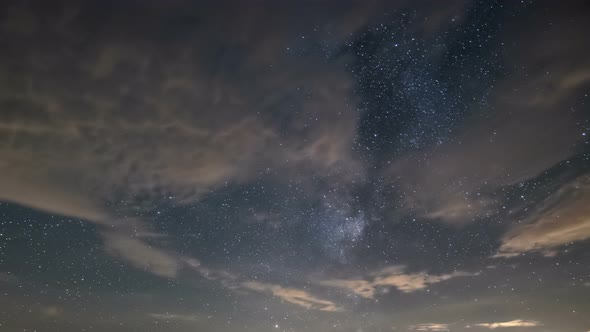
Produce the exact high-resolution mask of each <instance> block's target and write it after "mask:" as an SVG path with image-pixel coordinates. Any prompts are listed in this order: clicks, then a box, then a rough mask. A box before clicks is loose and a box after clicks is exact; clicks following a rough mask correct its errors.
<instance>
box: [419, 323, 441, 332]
mask: <svg viewBox="0 0 590 332" xmlns="http://www.w3.org/2000/svg"><path fill="white" fill-rule="evenodd" d="M410 330H412V331H449V324H440V323H423V324H416V325H412V326H410Z"/></svg>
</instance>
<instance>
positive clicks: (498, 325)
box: [471, 319, 542, 330]
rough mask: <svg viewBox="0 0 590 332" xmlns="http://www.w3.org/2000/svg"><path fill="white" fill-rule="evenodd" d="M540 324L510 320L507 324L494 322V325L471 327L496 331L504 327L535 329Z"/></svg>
mask: <svg viewBox="0 0 590 332" xmlns="http://www.w3.org/2000/svg"><path fill="white" fill-rule="evenodd" d="M541 325H542V324H541V323H539V322H538V321H535V320H523V319H516V320H511V321H508V322H496V323H479V324H473V325H471V326H477V327H487V328H489V329H492V330H494V329H497V328H506V327H535V326H541Z"/></svg>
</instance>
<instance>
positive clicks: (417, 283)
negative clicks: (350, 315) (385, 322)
mask: <svg viewBox="0 0 590 332" xmlns="http://www.w3.org/2000/svg"><path fill="white" fill-rule="evenodd" d="M404 270H405V267H403V266H392V267H388V268H385V269H382V270H380V271H378V272H376V273H373V274H372V278H371V279H370V280H365V279H328V280H321V281H318V284H320V285H323V286H328V287H335V288H340V289H345V290H348V291H350V292H352V293H354V294H357V295H359V296H362V297H364V298H368V299H372V298H374V297H375V293H376V292H377V289H378V288H380V287H394V288H396V289H397V290H399V291H401V292H403V293H411V292H415V291H418V290H421V289H425V288H427V287H428V286H430V285H432V284H436V283H439V282H442V281H445V280H449V279H452V278H456V277H468V276H475V275H478V273H469V272H462V271H455V272H453V273H449V274H442V275H429V274H427V273H405V272H404Z"/></svg>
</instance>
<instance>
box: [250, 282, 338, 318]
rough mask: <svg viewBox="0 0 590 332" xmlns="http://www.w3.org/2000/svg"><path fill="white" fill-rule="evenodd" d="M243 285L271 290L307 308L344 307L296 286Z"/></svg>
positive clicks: (285, 299) (256, 283)
mask: <svg viewBox="0 0 590 332" xmlns="http://www.w3.org/2000/svg"><path fill="white" fill-rule="evenodd" d="M242 286H243V287H245V288H246V289H250V290H254V291H258V292H270V293H272V295H274V296H276V297H278V298H280V299H282V300H284V301H286V302H289V303H292V304H295V305H298V306H301V307H304V308H306V309H316V310H320V311H329V312H338V311H342V310H343V308H341V307H339V306H338V305H336V304H335V303H334V302H332V301H329V300H323V299H320V298H317V297H315V296H313V295H312V294H310V293H309V292H307V291H304V290H300V289H296V288H289V287H283V286H280V285H274V284H267V283H260V282H254V281H249V282H244V283H243V284H242Z"/></svg>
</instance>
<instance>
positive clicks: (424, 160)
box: [385, 5, 590, 225]
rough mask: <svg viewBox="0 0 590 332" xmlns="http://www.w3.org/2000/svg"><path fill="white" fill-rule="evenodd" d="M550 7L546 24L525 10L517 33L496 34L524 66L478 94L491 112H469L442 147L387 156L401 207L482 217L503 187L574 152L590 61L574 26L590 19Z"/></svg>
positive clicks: (441, 217) (446, 218)
mask: <svg viewBox="0 0 590 332" xmlns="http://www.w3.org/2000/svg"><path fill="white" fill-rule="evenodd" d="M555 7H556V8H555V10H554V11H552V15H553V22H554V24H553V25H552V26H551V27H549V28H547V29H545V30H543V31H541V32H539V30H538V29H537V28H536V27H538V26H542V25H543V24H544V23H543V22H542V19H541V18H539V17H528V16H527V18H526V19H527V20H529V21H530V22H529V24H526V26H525V27H524V28H519V29H517V30H518V33H516V34H513V33H511V35H504V36H502V37H501V38H500V42H501V43H502V44H503V45H518V46H517V47H512V46H511V47H506V48H505V54H504V55H503V56H504V58H503V60H504V61H505V62H506V63H509V64H510V67H511V68H522V70H518V71H514V72H510V73H509V74H507V75H505V76H499V77H498V78H497V80H496V82H495V83H494V87H493V89H491V90H487V92H482V93H481V94H482V95H486V96H487V97H486V100H485V104H487V105H488V106H489V107H490V108H492V109H493V112H492V113H489V112H485V115H482V116H474V117H471V118H468V119H467V120H466V121H465V122H464V123H463V124H462V125H461V126H460V127H458V129H457V130H456V131H455V132H454V133H453V135H452V137H451V139H449V140H447V141H445V142H443V143H442V144H440V145H436V146H431V147H426V148H424V149H421V150H420V151H417V152H415V151H412V152H408V153H407V154H406V155H404V156H401V157H399V158H396V159H394V160H392V162H391V166H390V167H389V169H387V170H386V171H385V176H388V177H390V179H391V182H392V183H393V184H394V185H395V186H396V188H399V189H400V190H401V191H402V192H403V193H404V194H403V196H402V198H401V200H400V205H401V206H403V209H404V211H403V213H406V214H411V215H415V216H419V217H422V218H424V219H428V220H433V221H440V222H444V223H448V224H453V225H458V224H464V223H468V222H473V221H474V220H481V219H482V218H485V217H487V216H489V215H491V214H496V213H497V211H499V210H500V207H501V206H502V204H503V202H502V197H501V195H502V194H501V193H500V194H498V192H500V191H501V190H502V189H503V188H505V187H506V186H512V185H515V184H518V183H521V182H523V181H528V180H531V179H533V178H535V177H537V176H539V175H541V174H542V173H543V172H544V171H545V170H547V169H549V168H551V167H553V166H555V165H557V164H558V163H559V162H560V161H563V160H565V159H568V158H570V157H571V156H573V155H574V154H575V153H577V150H576V145H577V144H578V143H579V142H581V141H582V140H583V136H582V135H581V133H582V130H583V129H582V128H583V126H581V125H580V124H582V123H585V121H587V116H588V115H587V113H584V112H583V111H582V110H583V109H585V105H583V100H584V97H583V95H584V93H585V91H586V90H587V87H588V85H589V84H590V75H589V73H590V60H588V58H587V57H584V56H582V54H585V48H586V44H585V43H584V42H583V41H582V39H583V36H582V35H580V34H579V33H576V31H586V30H588V28H590V25H589V24H588V22H587V20H584V19H582V14H581V13H576V14H574V16H575V18H572V12H571V8H570V7H567V6H561V5H557V6H555ZM519 22H520V21H519ZM510 31H512V30H510ZM564 35H567V36H570V38H567V39H564V38H563V36H564ZM533 36H534V37H533ZM530 54H535V57H531V56H530ZM566 58H567V59H568V61H566V62H564V61H563V59H566ZM470 108H472V109H474V111H478V110H479V111H481V110H480V109H481V108H482V106H481V104H480V105H477V104H475V103H474V104H473V105H471V107H470ZM541 147H542V148H541Z"/></svg>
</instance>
